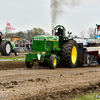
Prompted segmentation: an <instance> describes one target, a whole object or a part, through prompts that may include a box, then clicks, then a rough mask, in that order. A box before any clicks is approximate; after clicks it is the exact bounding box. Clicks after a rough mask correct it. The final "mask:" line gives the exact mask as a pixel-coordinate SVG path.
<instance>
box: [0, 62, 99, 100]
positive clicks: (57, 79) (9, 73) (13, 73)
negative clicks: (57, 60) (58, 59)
mask: <svg viewBox="0 0 100 100" xmlns="http://www.w3.org/2000/svg"><path fill="white" fill-rule="evenodd" d="M35 66H36V67H33V69H28V68H26V67H25V64H24V62H20V63H19V62H15V63H14V62H13V63H12V62H5V63H0V68H1V69H3V68H4V69H6V70H0V90H1V91H0V95H3V94H4V95H5V97H6V96H7V95H8V98H7V100H11V99H13V100H18V99H22V100H25V99H27V100H45V99H46V100H65V98H67V99H68V98H71V97H73V96H74V95H76V94H80V93H81V92H92V91H93V90H94V89H98V90H99V87H100V78H99V77H100V67H99V66H98V67H84V68H72V69H71V68H56V69H55V70H50V69H49V68H47V67H45V68H43V67H38V68H37V66H38V64H37V63H35Z"/></svg>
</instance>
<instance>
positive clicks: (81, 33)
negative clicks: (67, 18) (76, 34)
mask: <svg viewBox="0 0 100 100" xmlns="http://www.w3.org/2000/svg"><path fill="white" fill-rule="evenodd" d="M80 35H81V38H85V31H84V30H82V31H81V32H80Z"/></svg>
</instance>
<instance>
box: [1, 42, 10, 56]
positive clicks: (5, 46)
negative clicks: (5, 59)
mask: <svg viewBox="0 0 100 100" xmlns="http://www.w3.org/2000/svg"><path fill="white" fill-rule="evenodd" d="M11 50H12V46H11V43H10V41H2V42H1V45H0V51H1V54H2V55H3V56H9V55H10V54H11Z"/></svg>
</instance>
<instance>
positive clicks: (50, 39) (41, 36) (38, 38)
mask: <svg viewBox="0 0 100 100" xmlns="http://www.w3.org/2000/svg"><path fill="white" fill-rule="evenodd" d="M58 39H59V37H58V36H45V35H38V36H34V37H33V40H46V41H58Z"/></svg>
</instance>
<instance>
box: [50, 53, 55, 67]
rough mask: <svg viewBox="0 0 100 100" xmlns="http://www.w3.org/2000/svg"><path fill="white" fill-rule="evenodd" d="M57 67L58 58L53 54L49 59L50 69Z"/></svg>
mask: <svg viewBox="0 0 100 100" xmlns="http://www.w3.org/2000/svg"><path fill="white" fill-rule="evenodd" d="M56 66H57V56H56V55H54V54H52V55H51V56H50V58H49V68H50V69H55V68H56Z"/></svg>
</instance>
